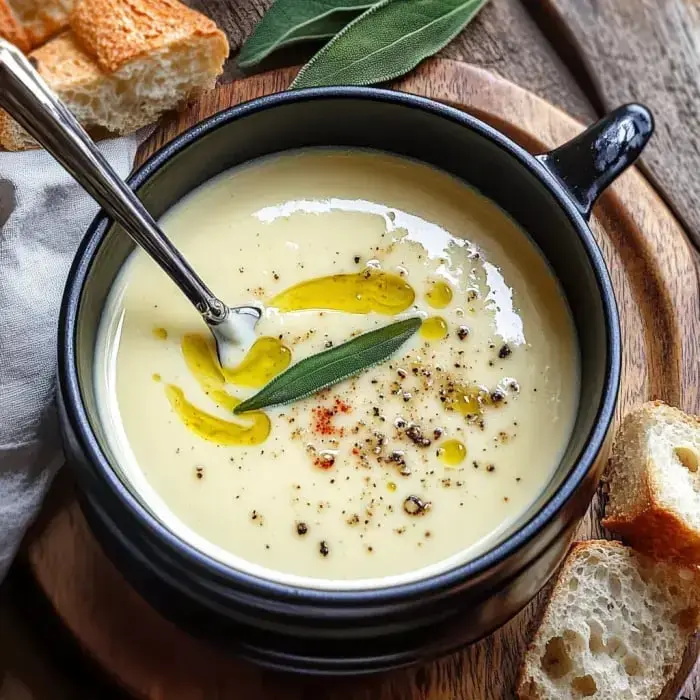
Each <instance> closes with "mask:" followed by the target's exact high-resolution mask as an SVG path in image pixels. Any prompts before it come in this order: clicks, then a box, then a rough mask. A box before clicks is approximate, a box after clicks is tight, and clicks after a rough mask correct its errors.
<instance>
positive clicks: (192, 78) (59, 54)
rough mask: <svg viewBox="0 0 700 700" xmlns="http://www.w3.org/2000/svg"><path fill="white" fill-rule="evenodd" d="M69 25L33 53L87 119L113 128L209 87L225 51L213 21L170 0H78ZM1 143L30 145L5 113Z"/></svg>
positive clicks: (121, 130) (150, 117) (135, 124)
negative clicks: (68, 28) (69, 26)
mask: <svg viewBox="0 0 700 700" xmlns="http://www.w3.org/2000/svg"><path fill="white" fill-rule="evenodd" d="M88 14H89V16H90V18H91V19H89V20H88ZM71 26H72V27H73V28H72V29H71V31H69V32H65V33H63V34H61V35H59V36H57V37H55V38H54V39H52V40H51V41H49V42H47V43H46V44H44V46H42V47H40V48H39V49H36V50H35V51H33V52H32V53H31V54H30V56H31V57H32V58H33V59H35V61H36V65H37V68H38V70H39V72H40V73H41V75H42V76H43V78H44V79H45V80H46V82H47V83H48V84H49V86H50V87H52V88H53V90H54V91H55V92H56V93H57V94H58V95H59V97H60V98H61V99H62V100H63V101H64V102H65V103H66V105H67V106H68V108H69V109H70V110H71V111H72V112H73V114H75V116H76V117H77V118H78V120H79V121H80V122H81V123H82V124H83V125H84V126H85V127H87V128H88V129H91V128H95V127H98V128H101V129H104V130H107V131H109V132H111V133H115V134H125V133H129V132H132V131H135V130H136V129H138V128H140V127H142V126H144V125H146V124H149V123H151V122H154V121H155V120H156V119H157V118H158V117H159V116H160V115H161V114H162V113H163V112H166V111H168V110H170V109H174V108H176V107H178V106H179V105H181V104H182V103H184V102H187V101H188V100H190V99H192V98H193V97H194V96H196V95H197V94H199V93H200V92H201V91H203V90H206V89H210V88H212V87H213V86H214V84H215V82H216V78H217V77H218V75H219V74H220V73H221V71H222V69H223V63H224V61H225V60H226V57H227V55H228V43H227V41H226V37H225V35H224V34H223V32H222V31H221V30H219V29H218V28H217V26H216V24H214V22H212V21H211V20H209V19H207V18H206V17H204V16H203V15H200V14H199V13H197V12H194V11H193V10H190V9H189V8H187V7H186V6H184V5H182V4H181V3H179V2H175V0H78V2H77V3H76V5H75V8H74V14H73V16H72V19H71ZM0 144H2V145H3V146H4V147H5V148H7V149H9V150H20V149H23V148H30V147H33V146H35V144H34V141H33V140H32V139H31V138H30V137H29V135H28V134H26V133H25V132H24V130H23V129H21V128H20V127H19V126H18V125H17V124H16V123H15V122H14V121H13V120H12V119H11V118H10V117H9V116H8V115H7V114H0Z"/></svg>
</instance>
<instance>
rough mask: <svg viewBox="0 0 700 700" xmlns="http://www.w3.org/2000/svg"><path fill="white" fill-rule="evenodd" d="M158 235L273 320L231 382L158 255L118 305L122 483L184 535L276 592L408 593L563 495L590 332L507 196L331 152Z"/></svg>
mask: <svg viewBox="0 0 700 700" xmlns="http://www.w3.org/2000/svg"><path fill="white" fill-rule="evenodd" d="M161 223H162V225H163V228H164V230H165V231H166V233H167V234H168V235H169V236H170V237H171V238H172V240H173V241H174V242H175V244H176V245H177V246H179V248H180V249H181V250H182V251H183V253H184V255H185V256H186V257H187V258H188V259H189V260H190V261H191V263H192V264H193V266H194V267H195V269H196V270H197V271H198V272H199V273H200V274H201V276H202V277H203V278H204V279H205V280H206V281H207V283H208V284H209V285H210V287H211V288H212V289H213V290H214V291H215V292H216V293H217V294H218V295H220V297H221V298H222V299H224V300H225V301H226V302H227V303H228V304H230V305H237V304H248V303H250V302H256V303H260V304H262V305H263V306H264V314H263V317H262V319H261V321H260V323H259V324H258V326H257V333H258V338H259V339H258V340H257V342H256V343H255V344H254V345H253V347H252V348H251V349H250V351H249V352H248V354H247V355H246V356H245V357H244V359H243V360H242V362H241V363H240V364H239V365H238V366H237V367H233V368H228V369H226V370H223V369H222V368H221V367H220V365H219V364H218V362H217V360H216V355H215V353H214V346H213V341H212V339H211V338H210V336H209V333H208V331H207V329H206V326H205V325H204V323H203V322H202V320H201V319H200V318H199V317H198V315H197V313H196V312H195V311H194V310H193V308H192V307H191V305H190V303H189V302H188V301H187V300H186V299H185V298H184V296H182V295H181V293H180V292H179V291H178V290H177V289H176V288H175V286H174V285H173V284H172V282H170V280H169V279H168V278H167V277H166V276H165V275H164V274H163V273H162V272H161V271H160V270H159V269H158V268H157V267H156V266H155V264H154V263H153V262H152V261H151V260H150V259H149V258H148V257H147V256H146V254H145V253H143V252H141V251H136V252H135V253H134V254H133V255H132V256H131V257H130V259H129V260H128V261H127V263H126V264H125V265H124V268H123V270H122V271H121V273H120V275H119V277H118V280H117V281H116V283H115V285H114V288H113V290H112V291H111V295H110V297H109V300H108V303H107V305H106V309H105V312H104V316H103V321H102V326H101V329H100V337H99V341H98V346H97V351H96V371H97V385H98V388H99V389H98V403H99V408H100V412H101V419H102V421H103V424H104V426H105V432H106V434H107V436H108V442H109V447H110V449H111V452H112V453H113V457H114V459H115V461H116V462H117V463H118V464H119V466H120V468H121V471H122V473H123V476H124V478H125V479H126V480H128V481H129V482H131V484H132V485H133V488H134V489H135V490H136V491H137V492H138V493H139V494H140V496H141V498H142V499H143V501H144V502H145V504H146V505H147V506H148V507H149V508H150V510H151V511H152V512H153V513H154V514H155V515H156V517H158V518H159V519H160V520H161V521H162V522H163V523H164V524H165V525H167V526H168V527H169V528H170V529H171V530H172V531H174V532H176V533H177V534H178V535H179V536H180V537H182V538H184V539H186V540H187V541H189V542H190V543H192V544H193V545H195V546H196V547H198V548H199V549H200V550H202V551H204V552H206V553H208V554H210V555H211V556H213V557H215V558H217V559H219V560H221V561H223V562H226V563H229V564H231V565H233V566H236V567H238V568H242V569H245V570H247V571H249V572H252V573H257V574H260V575H263V576H267V577H272V578H275V579H277V580H282V581H287V582H294V583H297V584H301V585H316V586H329V585H332V586H334V587H352V586H357V585H370V584H373V585H387V584H389V583H394V582H397V581H399V580H401V581H406V580H409V579H414V578H417V577H422V576H425V575H427V574H429V573H432V572H435V571H438V570H442V569H445V568H447V567H449V566H452V565H454V564H455V563H457V562H459V561H464V560H467V559H470V558H473V557H474V556H475V555H477V554H479V553H481V552H483V551H485V550H486V549H488V548H489V547H491V546H493V545H494V544H495V543H496V542H497V541H498V540H499V538H501V537H502V536H503V533H504V532H505V530H506V529H508V528H509V527H510V526H512V524H513V522H514V520H515V519H517V518H518V517H519V516H521V515H522V514H523V512H524V511H525V510H526V509H527V507H528V506H529V505H530V504H531V503H532V502H533V501H534V499H535V498H536V497H537V496H538V494H540V493H541V492H542V490H543V489H544V487H545V485H546V484H547V482H548V481H549V479H550V478H551V476H552V473H553V471H554V469H555V468H556V466H557V464H558V461H559V459H560V458H561V455H562V453H563V451H564V449H565V447H566V444H567V441H568V439H569V435H570V431H571V429H572V425H573V421H574V417H575V412H576V407H577V401H578V356H577V344H576V338H575V332H574V328H573V324H572V321H571V318H570V314H569V310H568V308H567V305H566V302H565V300H564V298H563V296H562V293H561V291H560V288H559V286H558V284H557V282H556V280H555V278H554V277H553V276H552V273H551V271H550V269H549V268H548V266H547V264H546V262H545V260H544V259H543V258H542V256H541V254H540V253H539V251H538V250H537V249H536V248H535V246H534V245H533V244H532V242H531V241H530V240H529V239H528V238H527V236H526V235H525V234H524V233H523V232H522V231H521V230H520V229H519V228H518V226H517V225H516V224H515V223H514V222H513V221H512V220H511V219H510V218H509V217H508V216H506V215H505V214H504V213H503V212H502V211H501V210H500V209H498V207H496V206H495V205H494V204H493V203H492V202H491V201H489V200H488V199H486V198H484V197H483V196H481V195H480V194H478V193H477V192H475V191H474V190H472V189H470V188H469V187H467V186H466V185H465V184H464V183H463V182H461V181H459V180H457V179H455V178H453V177H451V176H449V175H447V174H445V173H442V172H440V171H437V170H435V169H433V168H431V167H428V166H426V165H423V164H420V163H416V162H413V161H410V160H406V159H402V158H398V157H395V156H390V155H387V154H383V153H379V152H372V151H350V152H347V151H340V150H334V149H315V150H307V151H298V152H290V153H286V154H283V155H279V156H275V157H269V158H266V159H262V160H260V161H257V162H253V163H251V164H249V165H246V166H245V167H241V168H237V169H235V170H232V171H230V172H227V173H224V174H223V175H221V176H219V177H217V178H216V179H214V180H212V181H211V182H208V183H207V184H205V185H204V186H202V187H200V188H199V189H197V190H196V191H195V192H193V193H192V194H190V195H189V196H188V197H186V198H185V199H184V200H183V201H181V202H180V203H178V204H177V205H176V206H175V207H173V208H172V209H171V210H170V211H169V212H168V213H167V214H166V216H165V217H164V218H163V220H162V222H161ZM411 316H414V317H415V316H420V317H421V318H422V319H423V322H422V326H421V328H420V330H419V331H418V332H417V333H416V334H415V335H414V336H413V337H412V338H410V339H409V340H408V341H407V342H406V343H405V344H404V345H403V346H402V347H401V348H400V349H399V351H397V352H396V353H395V355H394V356H392V357H391V358H390V359H389V360H387V361H386V362H383V363H381V364H380V365H378V366H375V367H373V368H371V369H369V370H367V371H365V372H364V373H362V374H360V375H359V376H357V377H355V378H352V379H349V380H346V381H344V382H342V383H340V384H337V385H336V386H333V387H331V388H329V389H326V390H324V391H323V392H321V393H318V394H316V395H313V396H310V397H308V398H306V399H303V400H300V401H297V402H295V403H292V404H289V405H286V406H280V407H276V408H270V409H265V410H263V411H258V412H253V413H247V414H243V415H240V416H234V414H233V408H234V407H235V406H236V405H237V404H238V403H239V402H240V401H241V400H242V399H244V398H246V397H249V396H251V395H253V394H254V393H256V392H257V391H258V390H259V389H260V388H261V387H262V386H263V385H264V384H266V382H268V381H269V380H270V379H272V378H273V377H274V376H275V375H277V374H278V373H280V372H282V371H283V370H285V369H286V368H287V367H288V366H289V365H290V364H292V363H295V362H298V361H299V360H302V359H304V358H306V357H308V356H310V355H312V354H315V353H318V352H321V351H323V350H324V349H326V348H329V347H333V346H337V345H338V344H341V343H343V342H346V341H348V340H349V339H350V338H352V337H354V336H356V335H358V334H360V333H364V332H366V331H370V330H373V329H377V328H379V327H381V326H385V325H388V324H389V323H392V322H394V321H397V320H400V319H403V318H407V317H411ZM368 579H374V581H367V580H368ZM378 579H381V580H378Z"/></svg>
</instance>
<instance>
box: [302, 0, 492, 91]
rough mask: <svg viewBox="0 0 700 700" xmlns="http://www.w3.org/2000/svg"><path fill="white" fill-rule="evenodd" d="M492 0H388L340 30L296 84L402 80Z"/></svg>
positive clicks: (362, 83) (367, 82) (349, 83)
mask: <svg viewBox="0 0 700 700" xmlns="http://www.w3.org/2000/svg"><path fill="white" fill-rule="evenodd" d="M487 2H488V0H383V2H380V3H378V4H377V5H374V6H373V7H371V8H370V9H369V10H367V11H366V12H365V13H364V14H362V15H360V16H359V17H358V18H357V19H355V20H353V21H352V22H350V24H348V25H347V26H346V27H345V29H343V30H342V31H341V32H340V33H338V34H336V36H335V38H333V39H332V40H331V41H329V42H328V43H327V44H326V45H325V46H324V47H323V48H322V49H321V50H320V51H319V52H318V53H317V54H316V55H315V56H314V57H313V58H312V59H311V60H310V61H309V62H308V63H307V64H306V65H305V66H304V67H303V68H302V69H301V71H300V72H299V75H297V77H296V80H295V81H294V82H293V83H292V87H293V88H305V87H313V86H319V85H371V84H373V83H381V82H385V81H387V80H392V79H393V78H397V77H398V76H400V75H403V74H404V73H408V71H410V70H411V69H412V68H415V67H416V66H417V65H418V64H419V63H420V62H421V61H422V60H423V59H424V58H427V57H428V56H432V54H434V53H436V52H437V51H439V50H440V49H441V48H442V47H443V46H445V45H446V44H448V43H449V42H450V41H452V39H454V37H455V36H457V34H459V32H460V31H461V30H462V28H463V27H464V26H465V25H466V24H467V23H468V22H469V21H470V20H471V19H472V18H473V17H474V16H475V15H476V13H477V12H478V11H479V10H480V9H481V8H482V7H483V6H484V5H485V4H486V3H487Z"/></svg>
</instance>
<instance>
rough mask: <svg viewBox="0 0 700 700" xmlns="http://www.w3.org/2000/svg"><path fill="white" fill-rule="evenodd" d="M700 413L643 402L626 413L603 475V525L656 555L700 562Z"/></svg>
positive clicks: (656, 402) (643, 549) (627, 540)
mask: <svg viewBox="0 0 700 700" xmlns="http://www.w3.org/2000/svg"><path fill="white" fill-rule="evenodd" d="M699 467H700V418H698V417H696V416H689V415H687V414H685V413H683V411H681V410H679V409H677V408H672V407H671V406H667V405H666V404H664V403H663V402H661V401H654V402H650V403H646V404H644V405H643V406H641V407H640V408H638V409H637V410H635V411H633V412H632V413H630V414H628V415H627V416H626V417H625V419H624V421H623V422H622V425H621V426H620V429H619V431H618V433H617V435H616V437H615V444H614V446H613V455H612V459H611V460H610V464H609V465H608V469H607V471H606V474H605V477H604V479H605V481H606V482H607V489H608V504H607V506H606V510H605V515H606V518H605V519H604V520H603V524H604V525H605V527H607V528H609V529H611V530H613V531H614V532H617V533H619V534H620V535H622V537H623V539H624V540H625V541H626V542H628V543H629V544H631V545H632V546H633V547H635V548H636V549H639V550H640V551H642V552H646V553H648V554H651V555H652V556H655V557H656V558H658V559H675V560H678V561H681V562H685V563H687V564H700V469H699Z"/></svg>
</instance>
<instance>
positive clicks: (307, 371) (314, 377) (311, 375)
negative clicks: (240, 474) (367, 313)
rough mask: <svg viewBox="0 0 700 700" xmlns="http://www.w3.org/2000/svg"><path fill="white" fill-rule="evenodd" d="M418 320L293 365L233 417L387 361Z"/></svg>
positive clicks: (386, 328) (288, 400) (361, 337)
mask: <svg viewBox="0 0 700 700" xmlns="http://www.w3.org/2000/svg"><path fill="white" fill-rule="evenodd" d="M420 325H421V320H420V318H409V319H406V320H405V321H397V322H396V323H391V324H389V325H388V326H384V327H383V328H379V329H377V330H376V331H370V332H369V333H363V334H362V335H358V336H357V337H356V338H353V339H352V340H348V342H347V343H343V344H342V345H338V346H337V347H335V348H331V349H330V350H324V351H323V352H320V353H318V354H316V355H312V356H311V357H307V358H306V359H305V360H302V361H301V362H297V363H296V364H295V365H292V366H291V367H290V368H289V369H287V370H285V371H284V372H282V374H280V375H278V376H277V377H275V378H274V379H273V380H272V381H271V382H270V383H269V384H267V385H266V386H264V387H263V388H262V389H261V390H260V391H259V392H258V393H257V394H255V395H254V396H251V397H250V398H249V399H246V400H245V401H243V402H242V403H240V404H238V406H236V408H234V409H233V412H234V413H245V412H246V411H257V410H259V409H261V408H266V407H268V406H278V405H280V404H285V403H291V402H292V401H298V400H299V399H303V398H305V397H307V396H310V395H311V394H315V393H316V392H318V391H321V390H322V389H325V388H326V387H329V386H333V384H338V383H339V382H342V381H343V380H344V379H347V378H348V377H352V376H354V375H356V374H359V373H360V372H362V371H364V370H366V369H369V368H370V367H373V366H374V365H377V364H379V363H380V362H383V361H384V360H386V359H387V358H388V357H391V355H393V354H394V353H395V352H396V351H397V350H398V349H399V348H400V347H401V345H403V344H404V343H405V342H406V341H407V340H408V339H409V338H410V337H411V336H412V335H413V334H414V333H415V332H416V331H417V330H418V329H419V328H420Z"/></svg>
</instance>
